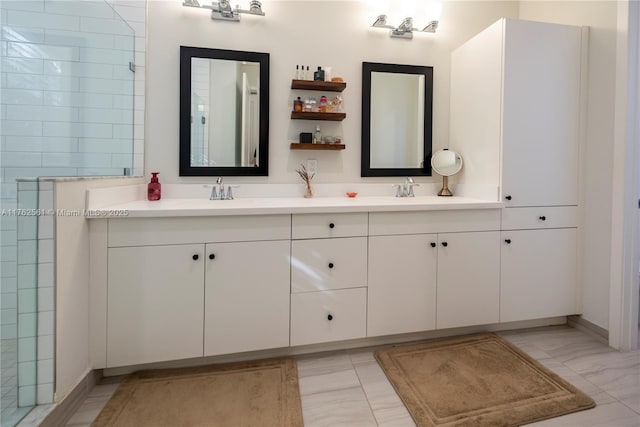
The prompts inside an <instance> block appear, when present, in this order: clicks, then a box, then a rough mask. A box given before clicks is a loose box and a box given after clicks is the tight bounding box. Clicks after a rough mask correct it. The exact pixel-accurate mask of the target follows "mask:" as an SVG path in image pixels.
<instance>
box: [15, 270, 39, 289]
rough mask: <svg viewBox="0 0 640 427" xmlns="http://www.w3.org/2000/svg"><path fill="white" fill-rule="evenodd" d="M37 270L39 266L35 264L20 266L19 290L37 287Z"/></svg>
mask: <svg viewBox="0 0 640 427" xmlns="http://www.w3.org/2000/svg"><path fill="white" fill-rule="evenodd" d="M37 268H38V266H37V265H35V264H25V265H19V266H18V273H17V275H18V289H32V288H35V287H36V286H37V283H36V281H37V280H38V277H37V276H36V271H37Z"/></svg>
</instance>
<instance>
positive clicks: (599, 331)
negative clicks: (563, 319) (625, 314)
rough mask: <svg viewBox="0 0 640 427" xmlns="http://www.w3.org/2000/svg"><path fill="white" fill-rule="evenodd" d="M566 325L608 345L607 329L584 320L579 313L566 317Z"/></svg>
mask: <svg viewBox="0 0 640 427" xmlns="http://www.w3.org/2000/svg"><path fill="white" fill-rule="evenodd" d="M567 325H569V326H571V327H572V328H576V329H578V330H580V331H582V332H585V333H587V334H589V335H591V336H593V337H594V338H597V339H599V340H600V341H602V342H604V343H606V344H607V345H609V331H607V330H606V329H604V328H603V327H600V326H598V325H596V324H594V323H591V322H589V321H588V320H585V319H584V318H583V317H582V316H580V315H575V316H569V317H567Z"/></svg>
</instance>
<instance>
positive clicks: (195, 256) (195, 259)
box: [191, 254, 200, 261]
mask: <svg viewBox="0 0 640 427" xmlns="http://www.w3.org/2000/svg"><path fill="white" fill-rule="evenodd" d="M191 258H193V260H194V261H197V260H198V258H200V257H199V256H198V254H195V255H194V256H192V257H191Z"/></svg>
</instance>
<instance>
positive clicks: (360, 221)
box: [291, 212, 368, 239]
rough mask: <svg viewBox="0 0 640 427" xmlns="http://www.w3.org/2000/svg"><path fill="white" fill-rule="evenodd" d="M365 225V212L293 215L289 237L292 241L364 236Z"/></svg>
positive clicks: (365, 231) (366, 216) (366, 219)
mask: <svg viewBox="0 0 640 427" xmlns="http://www.w3.org/2000/svg"><path fill="white" fill-rule="evenodd" d="M367 223H368V214H367V213H366V212H363V213H360V212H358V213H342V214H341V213H337V214H334V213H330V214H301V215H293V216H292V218H291V237H292V238H293V239H315V238H320V239H321V238H326V237H351V236H366V235H367Z"/></svg>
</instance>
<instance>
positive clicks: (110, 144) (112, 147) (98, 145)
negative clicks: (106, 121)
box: [78, 138, 133, 153]
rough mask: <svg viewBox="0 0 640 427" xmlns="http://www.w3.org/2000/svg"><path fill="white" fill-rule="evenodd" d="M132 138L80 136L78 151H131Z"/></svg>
mask: <svg viewBox="0 0 640 427" xmlns="http://www.w3.org/2000/svg"><path fill="white" fill-rule="evenodd" d="M132 147H133V144H132V142H131V140H122V139H106V138H80V139H79V141H78V151H80V152H81V153H130V152H131V151H132Z"/></svg>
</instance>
